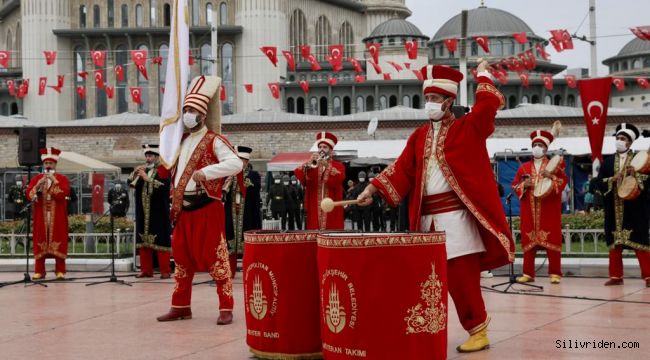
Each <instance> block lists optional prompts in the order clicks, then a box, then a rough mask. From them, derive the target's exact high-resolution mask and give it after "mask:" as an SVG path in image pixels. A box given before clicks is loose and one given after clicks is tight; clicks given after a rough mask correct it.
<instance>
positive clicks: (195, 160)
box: [158, 76, 242, 325]
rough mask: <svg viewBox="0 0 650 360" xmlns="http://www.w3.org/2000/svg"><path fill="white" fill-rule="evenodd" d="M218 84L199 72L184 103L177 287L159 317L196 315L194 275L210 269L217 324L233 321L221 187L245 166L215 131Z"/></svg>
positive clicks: (175, 196)
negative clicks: (186, 131)
mask: <svg viewBox="0 0 650 360" xmlns="http://www.w3.org/2000/svg"><path fill="white" fill-rule="evenodd" d="M220 86H221V79H220V78H218V77H216V76H199V77H196V78H194V80H192V82H191V83H190V86H189V88H188V91H187V95H186V96H185V101H184V103H183V124H184V125H185V127H186V128H187V129H189V131H190V132H189V134H187V135H186V136H185V137H184V139H183V141H182V143H181V147H180V152H179V156H178V160H177V161H176V164H175V167H174V168H173V169H172V182H171V184H172V190H171V197H172V207H171V211H170V217H171V219H172V222H173V223H175V226H174V233H173V235H172V239H173V240H172V254H173V256H174V261H175V262H176V271H175V273H174V278H175V280H176V287H175V288H174V293H173V294H172V306H171V309H170V310H169V312H168V313H167V314H165V315H162V316H159V317H158V321H171V320H182V319H191V318H192V310H191V308H190V306H191V298H192V279H194V273H195V272H199V271H202V272H204V271H207V272H209V274H210V276H212V278H213V279H214V280H215V281H216V283H217V295H218V297H219V318H218V319H217V325H226V324H230V323H232V310H233V305H234V302H233V296H232V279H231V269H230V264H229V261H228V246H227V244H226V237H225V224H224V223H225V217H224V209H223V203H222V202H221V192H222V188H223V185H224V180H225V179H226V178H227V177H229V176H231V175H235V174H237V173H238V172H240V171H241V170H242V161H241V159H240V158H239V157H238V156H237V151H236V150H235V149H234V148H233V146H232V145H231V144H230V143H229V142H228V140H227V139H226V138H225V137H223V136H221V135H219V134H218V133H217V132H220V130H221V108H220V102H219V95H218V93H217V92H218V90H219V88H220Z"/></svg>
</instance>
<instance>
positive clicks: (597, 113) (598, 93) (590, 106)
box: [578, 77, 612, 162]
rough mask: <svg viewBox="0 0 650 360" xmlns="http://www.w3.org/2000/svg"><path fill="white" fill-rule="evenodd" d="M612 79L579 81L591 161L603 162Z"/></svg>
mask: <svg viewBox="0 0 650 360" xmlns="http://www.w3.org/2000/svg"><path fill="white" fill-rule="evenodd" d="M611 86H612V78H611V77H604V78H596V79H587V80H578V91H579V92H580V100H581V102H582V112H583V113H584V117H585V125H587V134H588V136H589V144H590V145H591V159H592V160H595V159H599V161H601V162H602V160H603V155H602V154H603V152H602V151H603V139H604V138H605V127H606V125H607V106H608V102H609V93H610V91H611Z"/></svg>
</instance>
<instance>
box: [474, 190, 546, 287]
mask: <svg viewBox="0 0 650 360" xmlns="http://www.w3.org/2000/svg"><path fill="white" fill-rule="evenodd" d="M514 193H515V191H514V190H512V191H510V194H508V196H506V204H508V224H509V225H510V234H513V229H512V195H513V194H514ZM513 237H514V235H513ZM515 284H518V285H524V286H528V287H531V288H533V289H531V290H526V291H543V290H544V287H543V286H540V285H533V284H529V283H518V282H517V276H515V262H514V261H513V262H511V263H510V266H509V269H508V281H506V282H502V283H499V284H495V285H492V287H491V288H488V287H484V286H481V287H482V288H484V289H488V290H492V291H498V292H502V293H509V291H508V290H510V288H512V286H513V285H515ZM503 285H508V286H506V288H505V289H503V290H496V289H495V288H496V287H499V286H503ZM513 291H519V290H517V289H514V288H513Z"/></svg>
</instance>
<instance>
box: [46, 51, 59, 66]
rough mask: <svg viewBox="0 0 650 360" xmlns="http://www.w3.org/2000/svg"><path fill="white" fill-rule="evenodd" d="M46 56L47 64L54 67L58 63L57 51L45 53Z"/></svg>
mask: <svg viewBox="0 0 650 360" xmlns="http://www.w3.org/2000/svg"><path fill="white" fill-rule="evenodd" d="M43 53H44V54H45V64H47V65H52V64H54V61H56V51H43Z"/></svg>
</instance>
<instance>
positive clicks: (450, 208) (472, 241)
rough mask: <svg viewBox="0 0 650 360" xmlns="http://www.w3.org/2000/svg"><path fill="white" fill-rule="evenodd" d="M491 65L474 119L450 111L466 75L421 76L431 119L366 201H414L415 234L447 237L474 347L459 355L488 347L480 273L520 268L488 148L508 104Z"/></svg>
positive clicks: (427, 70) (455, 293) (447, 71)
mask: <svg viewBox="0 0 650 360" xmlns="http://www.w3.org/2000/svg"><path fill="white" fill-rule="evenodd" d="M486 66H487V62H485V61H481V62H480V64H479V65H478V84H477V89H476V102H475V104H474V107H473V108H472V112H471V113H469V114H467V115H465V116H463V117H461V118H458V119H456V118H455V117H454V115H453V114H452V112H451V111H450V108H451V105H452V103H453V101H454V99H455V98H456V92H457V88H458V83H459V82H460V81H461V80H462V78H463V75H462V74H461V73H460V72H458V71H456V70H454V69H452V68H449V67H446V66H439V65H435V66H434V65H427V66H425V67H423V68H422V70H421V71H422V74H423V76H424V77H425V82H424V84H423V91H424V97H425V99H426V101H427V102H426V105H425V109H426V110H427V112H428V115H429V119H430V120H431V121H428V122H427V123H426V124H425V125H423V126H421V127H420V128H418V129H417V130H415V132H413V134H412V135H411V136H410V137H409V139H408V141H407V143H406V147H405V148H404V151H403V152H402V154H401V155H400V156H399V158H397V160H395V162H394V163H393V164H391V165H390V166H388V167H387V168H386V169H385V170H384V171H383V172H382V173H381V174H380V175H379V176H377V177H376V178H375V179H373V180H372V182H371V184H370V185H368V186H367V187H366V189H365V190H364V191H363V192H362V193H361V194H360V195H359V197H358V200H359V201H360V205H362V206H363V205H369V204H370V203H371V202H372V195H373V194H374V193H375V192H377V191H379V193H380V194H381V195H382V197H384V198H385V199H386V201H387V202H388V203H389V205H390V206H397V205H398V204H399V203H400V202H401V201H402V199H403V198H404V197H406V195H407V194H408V195H409V217H410V218H409V228H410V230H411V231H418V232H419V231H425V232H428V231H445V232H446V249H447V259H448V260H447V269H448V270H447V273H448V280H447V281H448V287H449V294H450V295H451V297H452V299H453V300H454V304H455V305H456V311H457V313H458V317H459V319H460V322H461V323H462V325H463V328H465V330H467V331H468V332H469V334H470V337H469V339H468V340H467V341H466V342H465V343H463V344H462V345H460V346H458V347H457V348H456V349H457V350H458V351H459V352H471V351H479V350H483V349H486V348H488V347H489V344H490V342H489V340H488V337H487V326H488V323H489V321H490V318H489V316H488V315H487V312H486V310H485V304H484V302H483V297H482V295H481V288H480V272H481V270H488V269H492V268H496V267H499V266H503V265H505V264H508V263H509V262H512V261H513V260H514V243H513V241H512V235H511V234H510V231H509V228H508V223H507V222H506V218H505V214H504V212H503V207H502V206H501V201H500V199H499V194H498V192H497V185H496V182H495V180H494V176H493V173H492V166H491V164H490V158H489V155H488V152H487V149H486V140H487V138H488V136H490V134H492V132H493V131H494V126H495V125H494V118H495V116H496V112H497V110H498V109H499V108H501V107H502V106H503V104H504V97H503V95H502V94H501V93H500V92H499V91H498V90H497V89H496V88H495V87H494V84H493V82H492V80H491V78H490V74H489V73H488V72H487V71H485V69H486Z"/></svg>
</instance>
